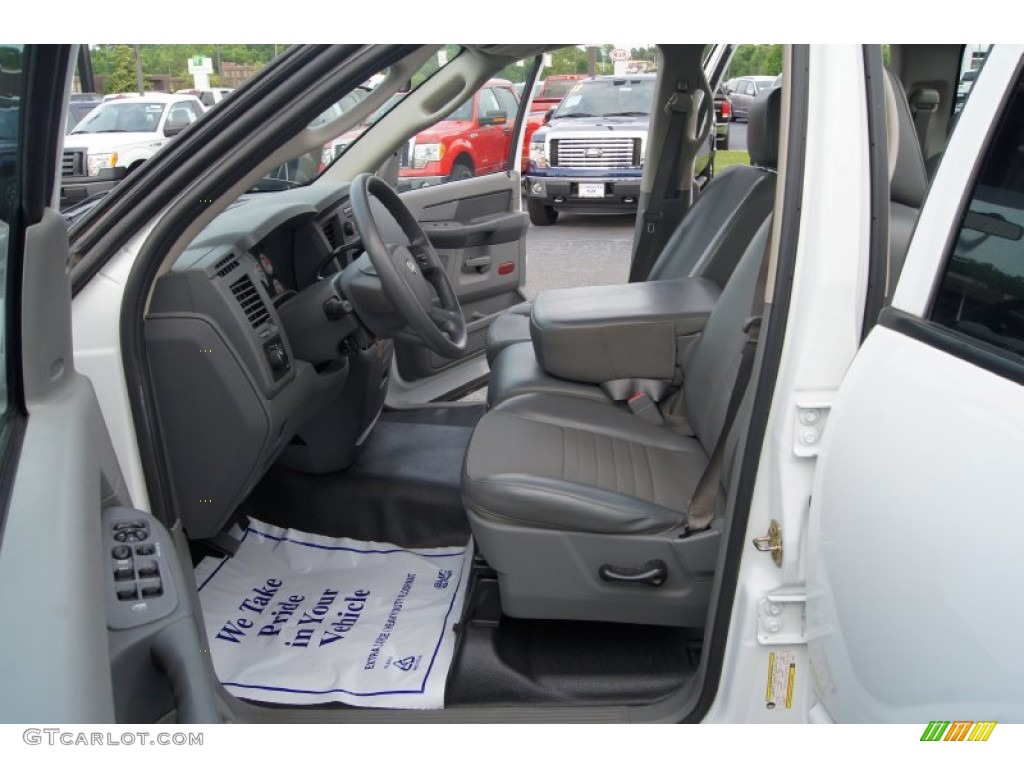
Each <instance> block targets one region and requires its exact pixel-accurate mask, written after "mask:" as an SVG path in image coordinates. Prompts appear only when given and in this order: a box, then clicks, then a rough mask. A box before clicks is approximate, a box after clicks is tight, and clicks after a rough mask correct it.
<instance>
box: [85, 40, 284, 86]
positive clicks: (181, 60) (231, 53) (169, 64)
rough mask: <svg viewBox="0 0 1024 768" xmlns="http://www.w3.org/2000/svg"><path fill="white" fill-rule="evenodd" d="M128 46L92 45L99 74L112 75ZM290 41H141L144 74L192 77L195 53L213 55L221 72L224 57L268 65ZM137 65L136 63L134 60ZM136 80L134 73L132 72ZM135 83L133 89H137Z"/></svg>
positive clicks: (234, 61) (214, 62)
mask: <svg viewBox="0 0 1024 768" xmlns="http://www.w3.org/2000/svg"><path fill="white" fill-rule="evenodd" d="M124 47H128V46H120V45H93V46H91V47H90V53H91V56H92V68H93V72H94V73H95V74H96V75H104V76H107V77H109V76H110V75H112V74H113V72H114V68H115V65H116V62H115V59H116V55H117V50H118V49H119V48H124ZM286 48H288V46H287V45H284V44H277V45H272V44H270V45H238V44H230V45H227V44H216V43H209V44H206V43H200V44H185V45H169V44H168V45H140V46H139V54H140V56H141V57H142V71H143V74H144V75H171V76H172V77H182V78H187V77H188V60H189V59H190V58H192V57H193V56H206V57H207V58H210V59H213V70H214V72H215V73H217V74H219V72H220V64H221V62H222V61H230V62H233V63H235V64H251V65H264V64H267V63H268V62H269V61H270V60H271V59H273V58H274V56H275V55H277V54H278V53H282V52H284V50H285V49H286ZM133 66H134V64H133ZM132 78H133V83H134V74H133V75H132ZM134 88H135V86H134V84H133V85H132V88H131V89H134Z"/></svg>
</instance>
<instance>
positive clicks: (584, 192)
mask: <svg viewBox="0 0 1024 768" xmlns="http://www.w3.org/2000/svg"><path fill="white" fill-rule="evenodd" d="M580 197H604V184H580Z"/></svg>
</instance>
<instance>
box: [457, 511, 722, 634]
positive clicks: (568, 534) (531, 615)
mask: <svg viewBox="0 0 1024 768" xmlns="http://www.w3.org/2000/svg"><path fill="white" fill-rule="evenodd" d="M469 520H470V525H471V526H472V528H473V536H474V538H475V540H476V543H477V545H478V547H479V550H480V551H481V552H482V553H484V556H485V557H486V558H487V562H488V564H489V565H490V566H491V567H492V568H494V570H495V571H497V573H498V585H499V590H500V594H501V609H502V612H503V613H505V614H506V615H508V616H512V617H514V618H525V619H562V620H572V619H576V620H582V621H609V622H616V623H629V624H652V625H660V626H672V627H702V626H704V623H705V621H706V620H707V610H708V602H709V599H710V595H711V582H712V577H713V575H714V569H715V561H716V558H717V557H718V546H719V543H720V541H721V534H720V530H719V527H718V526H719V525H720V523H717V522H716V523H715V525H713V526H712V527H711V528H709V529H708V530H706V531H701V532H700V533H697V534H694V535H693V536H690V537H687V538H685V539H684V538H680V532H679V531H678V530H676V531H674V532H672V531H670V532H666V533H658V534H647V535H632V536H611V535H607V534H596V533H582V532H576V531H556V530H551V529H548V528H529V527H524V526H510V525H507V524H506V523H503V522H500V521H497V520H495V519H492V518H488V517H486V516H484V515H481V514H479V513H476V512H473V511H472V510H470V512H469ZM651 560H660V561H662V562H663V563H664V564H665V566H666V568H667V578H666V579H665V582H664V583H663V584H662V585H661V586H658V587H653V586H648V585H644V584H623V583H610V582H606V581H603V580H602V579H601V577H600V575H599V573H598V572H599V570H600V569H601V566H603V565H612V566H615V567H617V568H620V569H621V568H640V567H642V566H643V565H644V564H646V563H648V562H650V561H651ZM538 564H542V565H543V567H537V565H538Z"/></svg>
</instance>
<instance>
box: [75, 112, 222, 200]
mask: <svg viewBox="0 0 1024 768" xmlns="http://www.w3.org/2000/svg"><path fill="white" fill-rule="evenodd" d="M205 112H206V109H205V108H204V107H203V105H202V104H201V103H200V102H199V99H197V98H196V97H195V96H192V95H191V94H185V95H180V94H174V95H171V94H164V93H150V94H147V95H145V96H126V97H124V98H116V99H111V100H109V101H104V102H103V103H102V104H100V105H99V106H98V107H96V109H94V110H93V111H92V112H90V113H89V114H88V115H87V116H86V117H85V118H84V119H83V120H82V121H81V122H80V123H79V124H78V125H76V126H75V129H74V130H73V131H71V133H70V134H69V135H68V137H67V138H66V139H65V141H64V154H63V156H62V159H61V205H62V207H63V206H66V205H72V204H74V203H76V202H79V201H81V200H84V199H85V198H87V197H90V196H91V195H94V194H97V193H98V192H105V191H108V190H110V189H112V188H113V187H114V185H116V184H117V183H118V182H119V181H120V180H121V179H123V178H124V177H125V176H126V175H127V174H128V173H130V172H131V171H134V170H135V169H136V168H138V167H139V166H140V165H142V164H143V163H144V162H146V161H147V160H149V159H150V158H151V157H152V156H153V155H154V154H156V152H157V150H158V149H160V147H162V146H163V145H164V144H166V143H167V142H168V141H169V140H170V139H171V138H173V137H174V136H177V135H178V134H179V133H181V132H182V131H183V130H185V129H186V128H187V127H188V126H190V125H191V124H192V123H194V122H195V121H196V120H198V119H199V118H200V117H202V116H203V114H204V113H205Z"/></svg>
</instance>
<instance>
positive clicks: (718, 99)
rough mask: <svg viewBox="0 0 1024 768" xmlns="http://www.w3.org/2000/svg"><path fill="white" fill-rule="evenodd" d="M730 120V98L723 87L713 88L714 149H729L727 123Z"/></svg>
mask: <svg viewBox="0 0 1024 768" xmlns="http://www.w3.org/2000/svg"><path fill="white" fill-rule="evenodd" d="M731 122H732V99H730V98H729V95H728V94H727V93H726V92H725V88H723V87H722V86H718V88H716V89H715V149H729V124H730V123H731Z"/></svg>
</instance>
